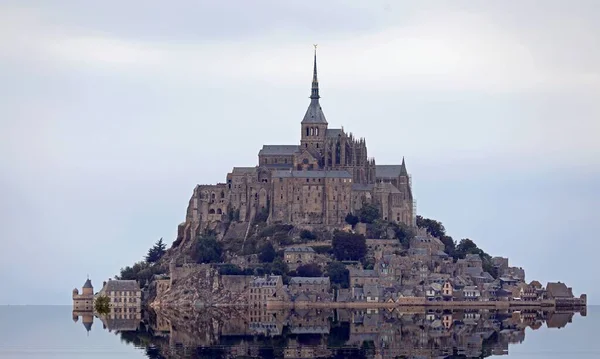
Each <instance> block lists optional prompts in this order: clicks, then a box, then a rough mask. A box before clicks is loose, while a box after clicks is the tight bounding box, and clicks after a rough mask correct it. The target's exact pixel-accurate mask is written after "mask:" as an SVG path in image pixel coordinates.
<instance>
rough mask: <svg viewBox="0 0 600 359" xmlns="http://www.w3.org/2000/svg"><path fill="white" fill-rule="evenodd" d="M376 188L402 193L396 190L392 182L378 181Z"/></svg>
mask: <svg viewBox="0 0 600 359" xmlns="http://www.w3.org/2000/svg"><path fill="white" fill-rule="evenodd" d="M377 189H379V190H384V191H386V192H389V193H402V192H400V191H399V190H398V188H396V186H394V185H393V184H391V183H389V182H383V183H378V184H377Z"/></svg>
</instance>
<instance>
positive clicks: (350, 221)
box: [346, 213, 359, 227]
mask: <svg viewBox="0 0 600 359" xmlns="http://www.w3.org/2000/svg"><path fill="white" fill-rule="evenodd" d="M358 221H359V218H358V216H355V215H353V214H352V213H348V214H347V215H346V223H348V224H349V225H351V226H352V227H354V226H355V225H356V224H357V223H358Z"/></svg>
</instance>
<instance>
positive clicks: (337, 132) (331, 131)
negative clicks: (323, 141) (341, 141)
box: [326, 128, 344, 137]
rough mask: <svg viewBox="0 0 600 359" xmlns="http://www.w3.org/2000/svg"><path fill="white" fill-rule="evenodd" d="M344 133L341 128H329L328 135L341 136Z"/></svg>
mask: <svg viewBox="0 0 600 359" xmlns="http://www.w3.org/2000/svg"><path fill="white" fill-rule="evenodd" d="M343 133H344V131H342V129H341V128H328V129H327V132H326V135H327V137H337V136H341V135H342V134H343Z"/></svg>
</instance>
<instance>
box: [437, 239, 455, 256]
mask: <svg viewBox="0 0 600 359" xmlns="http://www.w3.org/2000/svg"><path fill="white" fill-rule="evenodd" d="M440 241H442V243H444V246H445V248H444V252H446V253H448V255H449V256H451V257H454V256H455V255H456V241H455V240H454V239H452V237H450V236H442V237H441V238H440Z"/></svg>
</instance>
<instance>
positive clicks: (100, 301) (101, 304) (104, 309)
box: [94, 295, 110, 314]
mask: <svg viewBox="0 0 600 359" xmlns="http://www.w3.org/2000/svg"><path fill="white" fill-rule="evenodd" d="M94 309H96V312H98V314H108V313H110V298H109V297H107V296H105V295H101V296H99V297H98V298H96V300H95V301H94Z"/></svg>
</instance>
